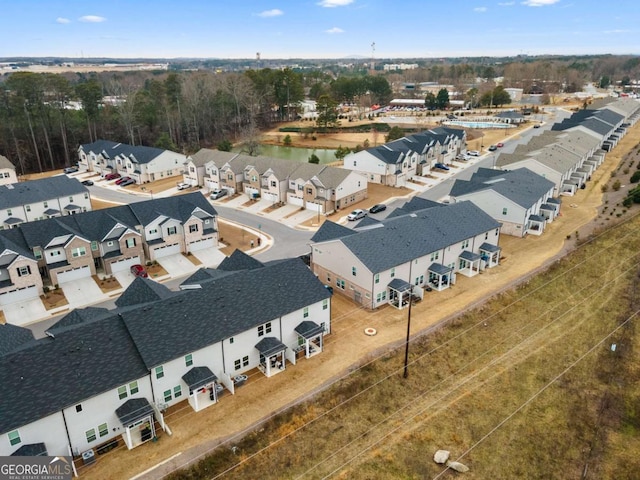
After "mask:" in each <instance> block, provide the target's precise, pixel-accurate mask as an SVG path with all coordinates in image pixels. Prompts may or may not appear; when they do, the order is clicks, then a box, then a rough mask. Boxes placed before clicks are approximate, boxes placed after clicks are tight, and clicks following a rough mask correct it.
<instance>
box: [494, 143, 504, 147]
mask: <svg viewBox="0 0 640 480" xmlns="http://www.w3.org/2000/svg"><path fill="white" fill-rule="evenodd" d="M496 147H498V148H502V147H504V143H502V142H499V143H496Z"/></svg>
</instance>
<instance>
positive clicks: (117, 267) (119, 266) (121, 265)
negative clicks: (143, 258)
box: [111, 257, 140, 273]
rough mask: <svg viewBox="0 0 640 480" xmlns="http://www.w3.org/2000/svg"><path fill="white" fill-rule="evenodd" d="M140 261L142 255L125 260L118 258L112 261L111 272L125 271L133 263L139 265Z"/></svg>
mask: <svg viewBox="0 0 640 480" xmlns="http://www.w3.org/2000/svg"><path fill="white" fill-rule="evenodd" d="M139 263H140V257H131V258H125V259H124V260H118V261H117V262H112V263H111V273H118V272H124V271H125V270H129V268H131V265H137V264H139Z"/></svg>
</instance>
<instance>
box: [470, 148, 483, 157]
mask: <svg viewBox="0 0 640 480" xmlns="http://www.w3.org/2000/svg"><path fill="white" fill-rule="evenodd" d="M467 155H471V156H472V157H479V156H480V152H479V151H478V150H469V151H468V152H467Z"/></svg>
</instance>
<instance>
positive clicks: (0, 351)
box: [0, 323, 33, 356]
mask: <svg viewBox="0 0 640 480" xmlns="http://www.w3.org/2000/svg"><path fill="white" fill-rule="evenodd" d="M31 341H33V333H32V332H31V330H29V329H28V328H23V327H18V326H16V325H11V324H9V323H4V324H2V323H0V356H3V355H6V354H7V353H10V352H12V351H13V350H15V349H16V348H18V347H20V346H22V345H24V344H25V343H28V342H31Z"/></svg>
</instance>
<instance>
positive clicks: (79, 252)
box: [71, 247, 87, 258]
mask: <svg viewBox="0 0 640 480" xmlns="http://www.w3.org/2000/svg"><path fill="white" fill-rule="evenodd" d="M86 254H87V249H86V248H85V247H78V248H73V249H72V250H71V256H72V257H73V258H78V257H82V256H84V255H86Z"/></svg>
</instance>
